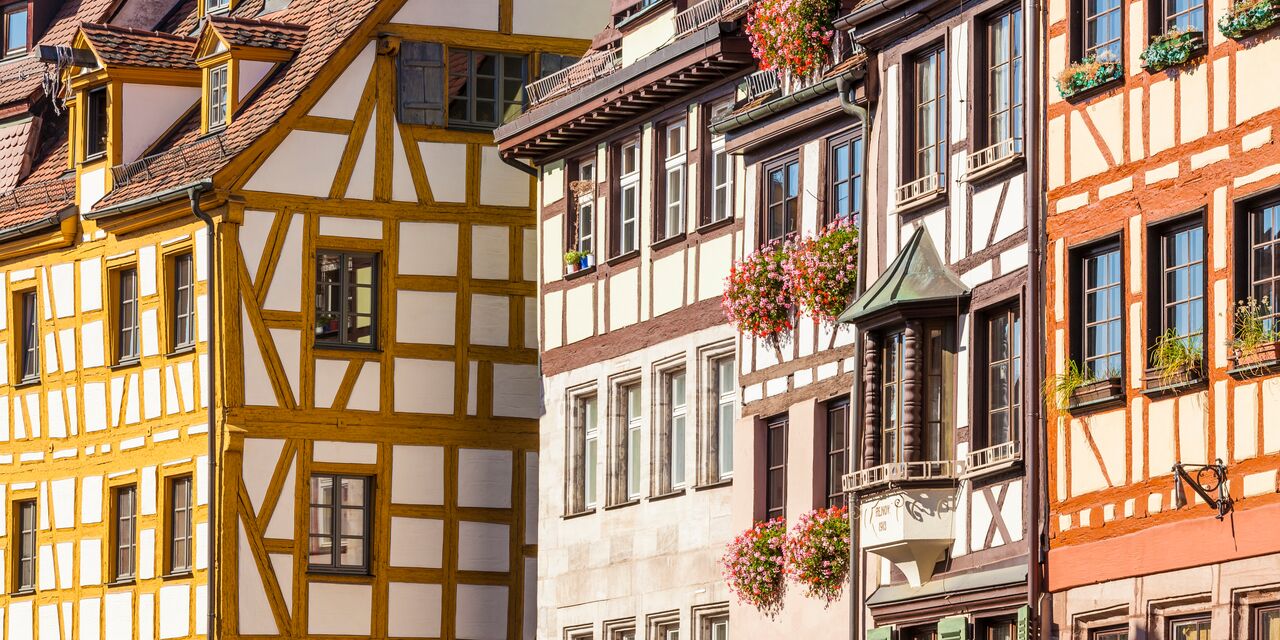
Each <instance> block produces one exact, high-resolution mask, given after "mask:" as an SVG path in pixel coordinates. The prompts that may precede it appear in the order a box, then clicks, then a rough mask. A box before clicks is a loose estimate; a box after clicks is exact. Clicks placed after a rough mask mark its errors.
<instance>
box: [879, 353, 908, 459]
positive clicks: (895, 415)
mask: <svg viewBox="0 0 1280 640" xmlns="http://www.w3.org/2000/svg"><path fill="white" fill-rule="evenodd" d="M880 361H881V363H882V369H881V371H880V406H881V408H880V463H881V464H889V463H892V462H900V461H901V458H900V457H899V452H898V447H899V440H900V437H899V434H900V432H901V431H902V422H903V420H902V418H903V415H902V414H903V411H902V409H903V406H902V383H903V378H904V376H903V370H902V332H901V331H899V332H896V333H891V334H889V336H888V337H887V339H886V340H885V341H884V348H883V353H882V354H881V360H880Z"/></svg>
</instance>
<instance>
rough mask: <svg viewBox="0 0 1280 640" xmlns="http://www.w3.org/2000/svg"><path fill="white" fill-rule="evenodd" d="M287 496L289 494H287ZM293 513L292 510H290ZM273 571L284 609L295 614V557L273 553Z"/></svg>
mask: <svg viewBox="0 0 1280 640" xmlns="http://www.w3.org/2000/svg"><path fill="white" fill-rule="evenodd" d="M286 495H287V494H286ZM289 511H290V513H292V512H293V510H292V509H290V510H289ZM269 557H270V558H271V570H272V571H274V572H275V574H276V583H277V584H279V585H280V593H281V594H282V595H283V596H284V607H285V610H287V611H288V612H289V613H290V614H292V613H293V556H291V555H288V554H284V553H273V554H271V555H270V556H269Z"/></svg>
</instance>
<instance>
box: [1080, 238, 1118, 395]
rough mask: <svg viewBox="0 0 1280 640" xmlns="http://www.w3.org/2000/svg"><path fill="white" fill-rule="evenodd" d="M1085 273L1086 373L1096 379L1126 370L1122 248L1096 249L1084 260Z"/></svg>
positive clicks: (1084, 348)
mask: <svg viewBox="0 0 1280 640" xmlns="http://www.w3.org/2000/svg"><path fill="white" fill-rule="evenodd" d="M1081 266H1082V267H1083V272H1084V290H1083V304H1082V307H1083V312H1084V315H1083V317H1084V339H1083V354H1084V374H1085V376H1086V377H1087V378H1089V379H1092V380H1105V379H1108V378H1113V377H1117V376H1119V375H1120V373H1121V371H1123V370H1124V369H1123V364H1122V362H1121V360H1122V356H1123V351H1122V349H1123V347H1122V345H1123V342H1124V328H1123V326H1122V321H1121V314H1122V313H1123V305H1122V303H1121V300H1120V296H1121V290H1120V249H1119V247H1116V246H1114V245H1112V246H1109V247H1106V248H1102V249H1096V250H1094V251H1093V252H1092V253H1091V254H1088V255H1086V256H1084V258H1083V260H1082V265H1081Z"/></svg>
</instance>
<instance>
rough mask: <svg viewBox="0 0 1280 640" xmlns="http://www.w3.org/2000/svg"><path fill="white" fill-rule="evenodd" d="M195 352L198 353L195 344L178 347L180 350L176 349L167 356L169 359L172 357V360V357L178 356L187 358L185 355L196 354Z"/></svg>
mask: <svg viewBox="0 0 1280 640" xmlns="http://www.w3.org/2000/svg"><path fill="white" fill-rule="evenodd" d="M195 352H196V345H194V344H188V345H183V346H181V347H178V348H176V349H174V350H173V351H170V352H169V353H168V354H166V355H168V356H169V357H171V358H172V357H176V356H185V355H187V354H190V353H195Z"/></svg>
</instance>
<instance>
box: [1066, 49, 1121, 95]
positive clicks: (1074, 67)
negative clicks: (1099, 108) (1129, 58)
mask: <svg viewBox="0 0 1280 640" xmlns="http://www.w3.org/2000/svg"><path fill="white" fill-rule="evenodd" d="M1123 77H1124V65H1122V64H1120V61H1119V60H1115V59H1114V58H1112V57H1110V56H1106V57H1103V58H1098V57H1095V56H1089V57H1087V58H1085V59H1083V60H1081V61H1079V62H1074V63H1072V64H1069V65H1067V68H1066V69H1063V70H1062V72H1060V73H1059V74H1058V78H1057V80H1058V93H1059V94H1061V95H1062V97H1063V98H1070V97H1072V96H1076V95H1079V94H1081V93H1083V92H1085V91H1088V90H1090V89H1093V88H1095V87H1100V86H1102V85H1104V84H1106V83H1108V82H1111V81H1112V80H1117V79H1119V78H1123Z"/></svg>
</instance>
